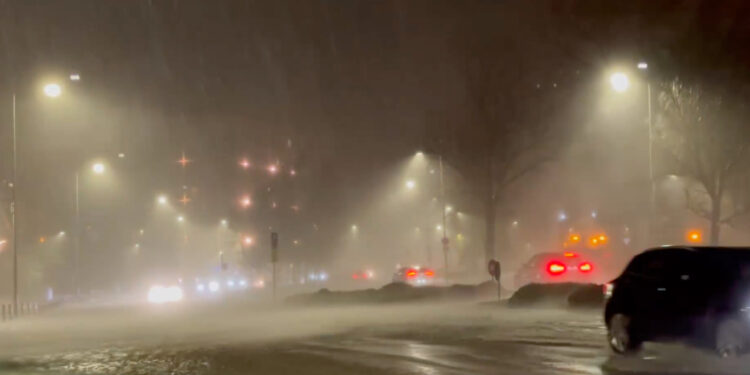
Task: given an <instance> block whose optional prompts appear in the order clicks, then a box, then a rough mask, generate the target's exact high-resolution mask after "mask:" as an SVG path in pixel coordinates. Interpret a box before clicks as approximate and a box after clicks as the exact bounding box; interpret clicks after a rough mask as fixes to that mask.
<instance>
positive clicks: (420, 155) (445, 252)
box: [407, 151, 450, 281]
mask: <svg viewBox="0 0 750 375" xmlns="http://www.w3.org/2000/svg"><path fill="white" fill-rule="evenodd" d="M414 156H415V157H418V158H423V157H424V156H425V153H424V152H423V151H417V152H416V153H415V154H414ZM437 157H438V168H439V170H440V205H441V206H442V210H441V211H442V212H441V215H442V218H443V220H442V225H440V229H439V230H442V232H443V237H442V238H441V239H440V243H441V245H442V246H443V263H444V266H445V280H446V281H448V250H449V249H450V239H448V229H447V227H448V225H447V223H446V216H447V214H448V206H447V203H446V200H445V170H444V168H443V155H442V154H440V153H438V154H437ZM432 173H433V170H430V174H432ZM407 187H408V186H407Z"/></svg>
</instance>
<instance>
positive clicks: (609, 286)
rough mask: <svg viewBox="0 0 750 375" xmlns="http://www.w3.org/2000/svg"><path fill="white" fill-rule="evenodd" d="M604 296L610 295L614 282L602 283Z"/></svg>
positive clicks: (613, 288)
mask: <svg viewBox="0 0 750 375" xmlns="http://www.w3.org/2000/svg"><path fill="white" fill-rule="evenodd" d="M603 289H604V298H609V297H612V292H613V291H614V290H615V284H612V283H606V284H604V287H603Z"/></svg>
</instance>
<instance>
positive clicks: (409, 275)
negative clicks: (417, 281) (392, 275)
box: [406, 270, 417, 279]
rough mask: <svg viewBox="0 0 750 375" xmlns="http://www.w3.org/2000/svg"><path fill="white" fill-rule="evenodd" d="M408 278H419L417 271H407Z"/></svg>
mask: <svg viewBox="0 0 750 375" xmlns="http://www.w3.org/2000/svg"><path fill="white" fill-rule="evenodd" d="M406 277H408V278H410V279H411V278H414V277H417V270H408V271H406Z"/></svg>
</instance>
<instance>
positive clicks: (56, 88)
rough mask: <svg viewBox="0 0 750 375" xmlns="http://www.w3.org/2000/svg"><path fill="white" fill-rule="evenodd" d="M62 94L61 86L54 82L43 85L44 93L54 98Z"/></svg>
mask: <svg viewBox="0 0 750 375" xmlns="http://www.w3.org/2000/svg"><path fill="white" fill-rule="evenodd" d="M60 94H62V88H61V87H60V85H58V84H56V83H49V84H46V85H45V86H44V95H47V96H49V97H50V98H56V97H58V96H60Z"/></svg>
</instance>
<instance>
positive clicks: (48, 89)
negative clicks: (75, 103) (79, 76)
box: [9, 83, 62, 316]
mask: <svg viewBox="0 0 750 375" xmlns="http://www.w3.org/2000/svg"><path fill="white" fill-rule="evenodd" d="M43 91H44V94H45V95H46V96H47V97H50V98H56V97H58V96H60V95H61V94H62V88H61V87H60V85H58V84H56V83H49V84H47V85H45V86H44V88H43ZM11 101H12V107H11V108H12V109H11V134H12V137H11V138H12V139H13V141H12V149H13V181H12V183H11V184H9V186H10V188H11V199H10V201H11V202H10V225H11V227H12V228H13V229H12V231H13V232H12V237H11V238H12V241H13V311H12V315H14V316H15V315H16V314H18V230H17V226H16V207H17V205H16V190H17V188H18V186H17V184H18V147H17V142H16V135H17V132H16V128H17V115H16V93H15V91H13V93H12V95H11Z"/></svg>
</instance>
